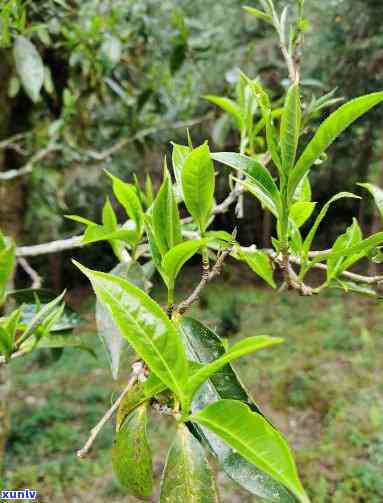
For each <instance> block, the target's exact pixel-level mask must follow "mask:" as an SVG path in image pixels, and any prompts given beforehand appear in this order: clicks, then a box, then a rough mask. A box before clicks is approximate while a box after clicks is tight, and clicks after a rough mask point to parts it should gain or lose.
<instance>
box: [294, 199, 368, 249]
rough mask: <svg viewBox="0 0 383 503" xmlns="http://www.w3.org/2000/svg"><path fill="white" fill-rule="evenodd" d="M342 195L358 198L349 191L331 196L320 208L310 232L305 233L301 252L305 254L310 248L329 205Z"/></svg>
mask: <svg viewBox="0 0 383 503" xmlns="http://www.w3.org/2000/svg"><path fill="white" fill-rule="evenodd" d="M344 197H349V198H354V199H360V198H359V197H358V196H356V195H355V194H352V193H351V192H339V194H336V195H335V196H334V197H332V198H331V199H330V200H329V201H327V203H326V204H325V205H324V206H323V208H322V209H321V211H320V213H319V215H318V216H317V217H316V219H315V222H314V225H313V226H312V227H311V229H310V232H309V233H308V234H307V237H306V239H305V240H304V243H303V254H304V255H305V256H307V254H308V252H309V251H310V249H311V245H312V242H313V240H314V237H315V234H316V232H317V230H318V227H319V225H320V224H321V222H322V220H323V219H324V217H325V216H326V214H327V211H328V210H329V208H330V206H331V205H332V203H335V201H338V199H342V198H344Z"/></svg>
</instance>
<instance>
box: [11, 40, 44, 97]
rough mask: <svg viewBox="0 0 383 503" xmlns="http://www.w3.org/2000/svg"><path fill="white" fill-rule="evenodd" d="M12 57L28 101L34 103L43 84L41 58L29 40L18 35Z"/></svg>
mask: <svg viewBox="0 0 383 503" xmlns="http://www.w3.org/2000/svg"><path fill="white" fill-rule="evenodd" d="M13 57H14V58H15V65H16V71H17V75H18V76H19V78H20V80H21V83H22V86H23V88H24V90H25V92H26V93H27V95H28V96H29V97H30V99H31V100H32V101H33V102H34V103H36V102H37V101H38V100H39V98H40V91H41V88H42V86H43V83H44V63H43V61H42V59H41V56H40V54H39V53H38V51H37V49H36V47H35V46H34V45H33V43H32V42H31V41H30V40H28V39H27V38H25V37H23V36H21V35H19V36H17V37H16V39H15V43H14V46H13Z"/></svg>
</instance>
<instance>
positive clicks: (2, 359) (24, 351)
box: [0, 349, 29, 365]
mask: <svg viewBox="0 0 383 503" xmlns="http://www.w3.org/2000/svg"><path fill="white" fill-rule="evenodd" d="M27 353H29V349H28V350H27V349H21V350H20V351H17V352H16V353H13V354H12V355H11V357H10V359H11V360H14V359H15V358H20V356H24V355H26V354H27ZM6 363H7V361H6V359H5V356H0V365H4V364H6Z"/></svg>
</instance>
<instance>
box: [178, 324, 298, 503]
mask: <svg viewBox="0 0 383 503" xmlns="http://www.w3.org/2000/svg"><path fill="white" fill-rule="evenodd" d="M181 329H182V334H183V337H184V343H185V347H186V349H187V352H188V355H189V358H191V359H193V360H194V361H196V362H199V363H201V364H203V365H206V364H208V363H211V362H212V361H214V360H215V359H216V358H217V357H220V356H222V355H224V354H225V347H224V345H223V343H222V341H221V340H220V338H219V337H218V336H217V335H216V334H215V333H214V332H212V331H211V330H210V329H209V328H208V327H207V326H205V325H203V324H202V323H200V322H199V321H197V320H194V319H192V318H183V320H182V325H181ZM220 399H233V400H234V399H235V400H241V401H242V402H244V403H247V404H248V405H249V407H250V408H251V410H254V411H257V412H259V413H261V411H260V409H259V407H258V406H257V404H256V403H255V402H254V400H253V398H252V397H251V396H250V394H249V392H248V391H247V390H246V389H245V387H244V386H243V384H242V383H241V381H240V380H239V378H238V376H237V374H236V373H235V371H234V370H233V368H232V367H231V365H230V364H227V365H226V366H225V367H224V368H222V369H221V371H220V372H219V373H217V374H214V375H212V376H211V377H210V378H209V379H208V380H207V381H206V382H205V383H204V384H203V385H202V387H201V388H200V390H199V391H198V392H197V394H196V396H195V397H194V399H193V402H192V411H193V412H197V411H199V410H201V409H203V408H205V407H206V406H207V405H208V404H210V403H213V402H215V401H217V400H220ZM194 427H195V428H196V430H197V431H196V435H197V436H198V438H202V439H203V441H204V443H206V445H207V446H208V447H209V449H210V450H211V451H212V453H213V454H214V455H215V456H216V458H217V460H218V462H219V464H220V466H221V467H222V469H223V470H224V472H225V473H226V474H227V475H228V476H229V477H230V478H231V479H232V480H234V481H235V482H237V483H238V484H240V485H241V486H242V487H244V488H245V489H246V490H247V491H249V492H250V493H251V494H254V495H256V496H258V497H260V498H264V499H266V500H267V501H270V502H273V503H296V498H295V497H293V496H292V495H291V494H290V492H289V491H288V490H287V489H286V488H285V487H284V486H283V485H282V484H280V483H279V482H277V481H276V480H274V479H273V478H271V477H269V476H268V475H267V474H265V473H264V472H262V471H261V470H259V469H258V468H257V467H256V466H254V465H253V464H251V463H249V462H248V461H246V460H245V459H244V458H243V457H242V456H240V455H239V454H238V452H233V451H232V450H231V449H230V448H229V447H228V446H227V445H226V444H225V443H224V442H223V441H222V440H220V439H219V438H218V437H217V436H216V435H214V434H213V433H211V432H210V431H209V430H208V429H207V428H204V427H199V426H198V425H194Z"/></svg>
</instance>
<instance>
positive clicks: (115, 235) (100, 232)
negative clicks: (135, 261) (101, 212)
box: [82, 220, 139, 245]
mask: <svg viewBox="0 0 383 503" xmlns="http://www.w3.org/2000/svg"><path fill="white" fill-rule="evenodd" d="M130 224H133V225H130V228H128V227H121V228H120V229H117V230H115V231H111V230H110V229H108V228H107V227H104V226H103V225H97V224H93V225H89V226H88V227H87V229H86V231H85V233H84V237H83V239H82V243H83V244H87V245H88V244H91V243H97V242H99V241H118V240H119V241H126V242H127V243H135V242H136V241H137V239H138V237H139V236H138V234H137V228H136V226H135V224H134V223H133V222H132V221H131V220H130Z"/></svg>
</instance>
